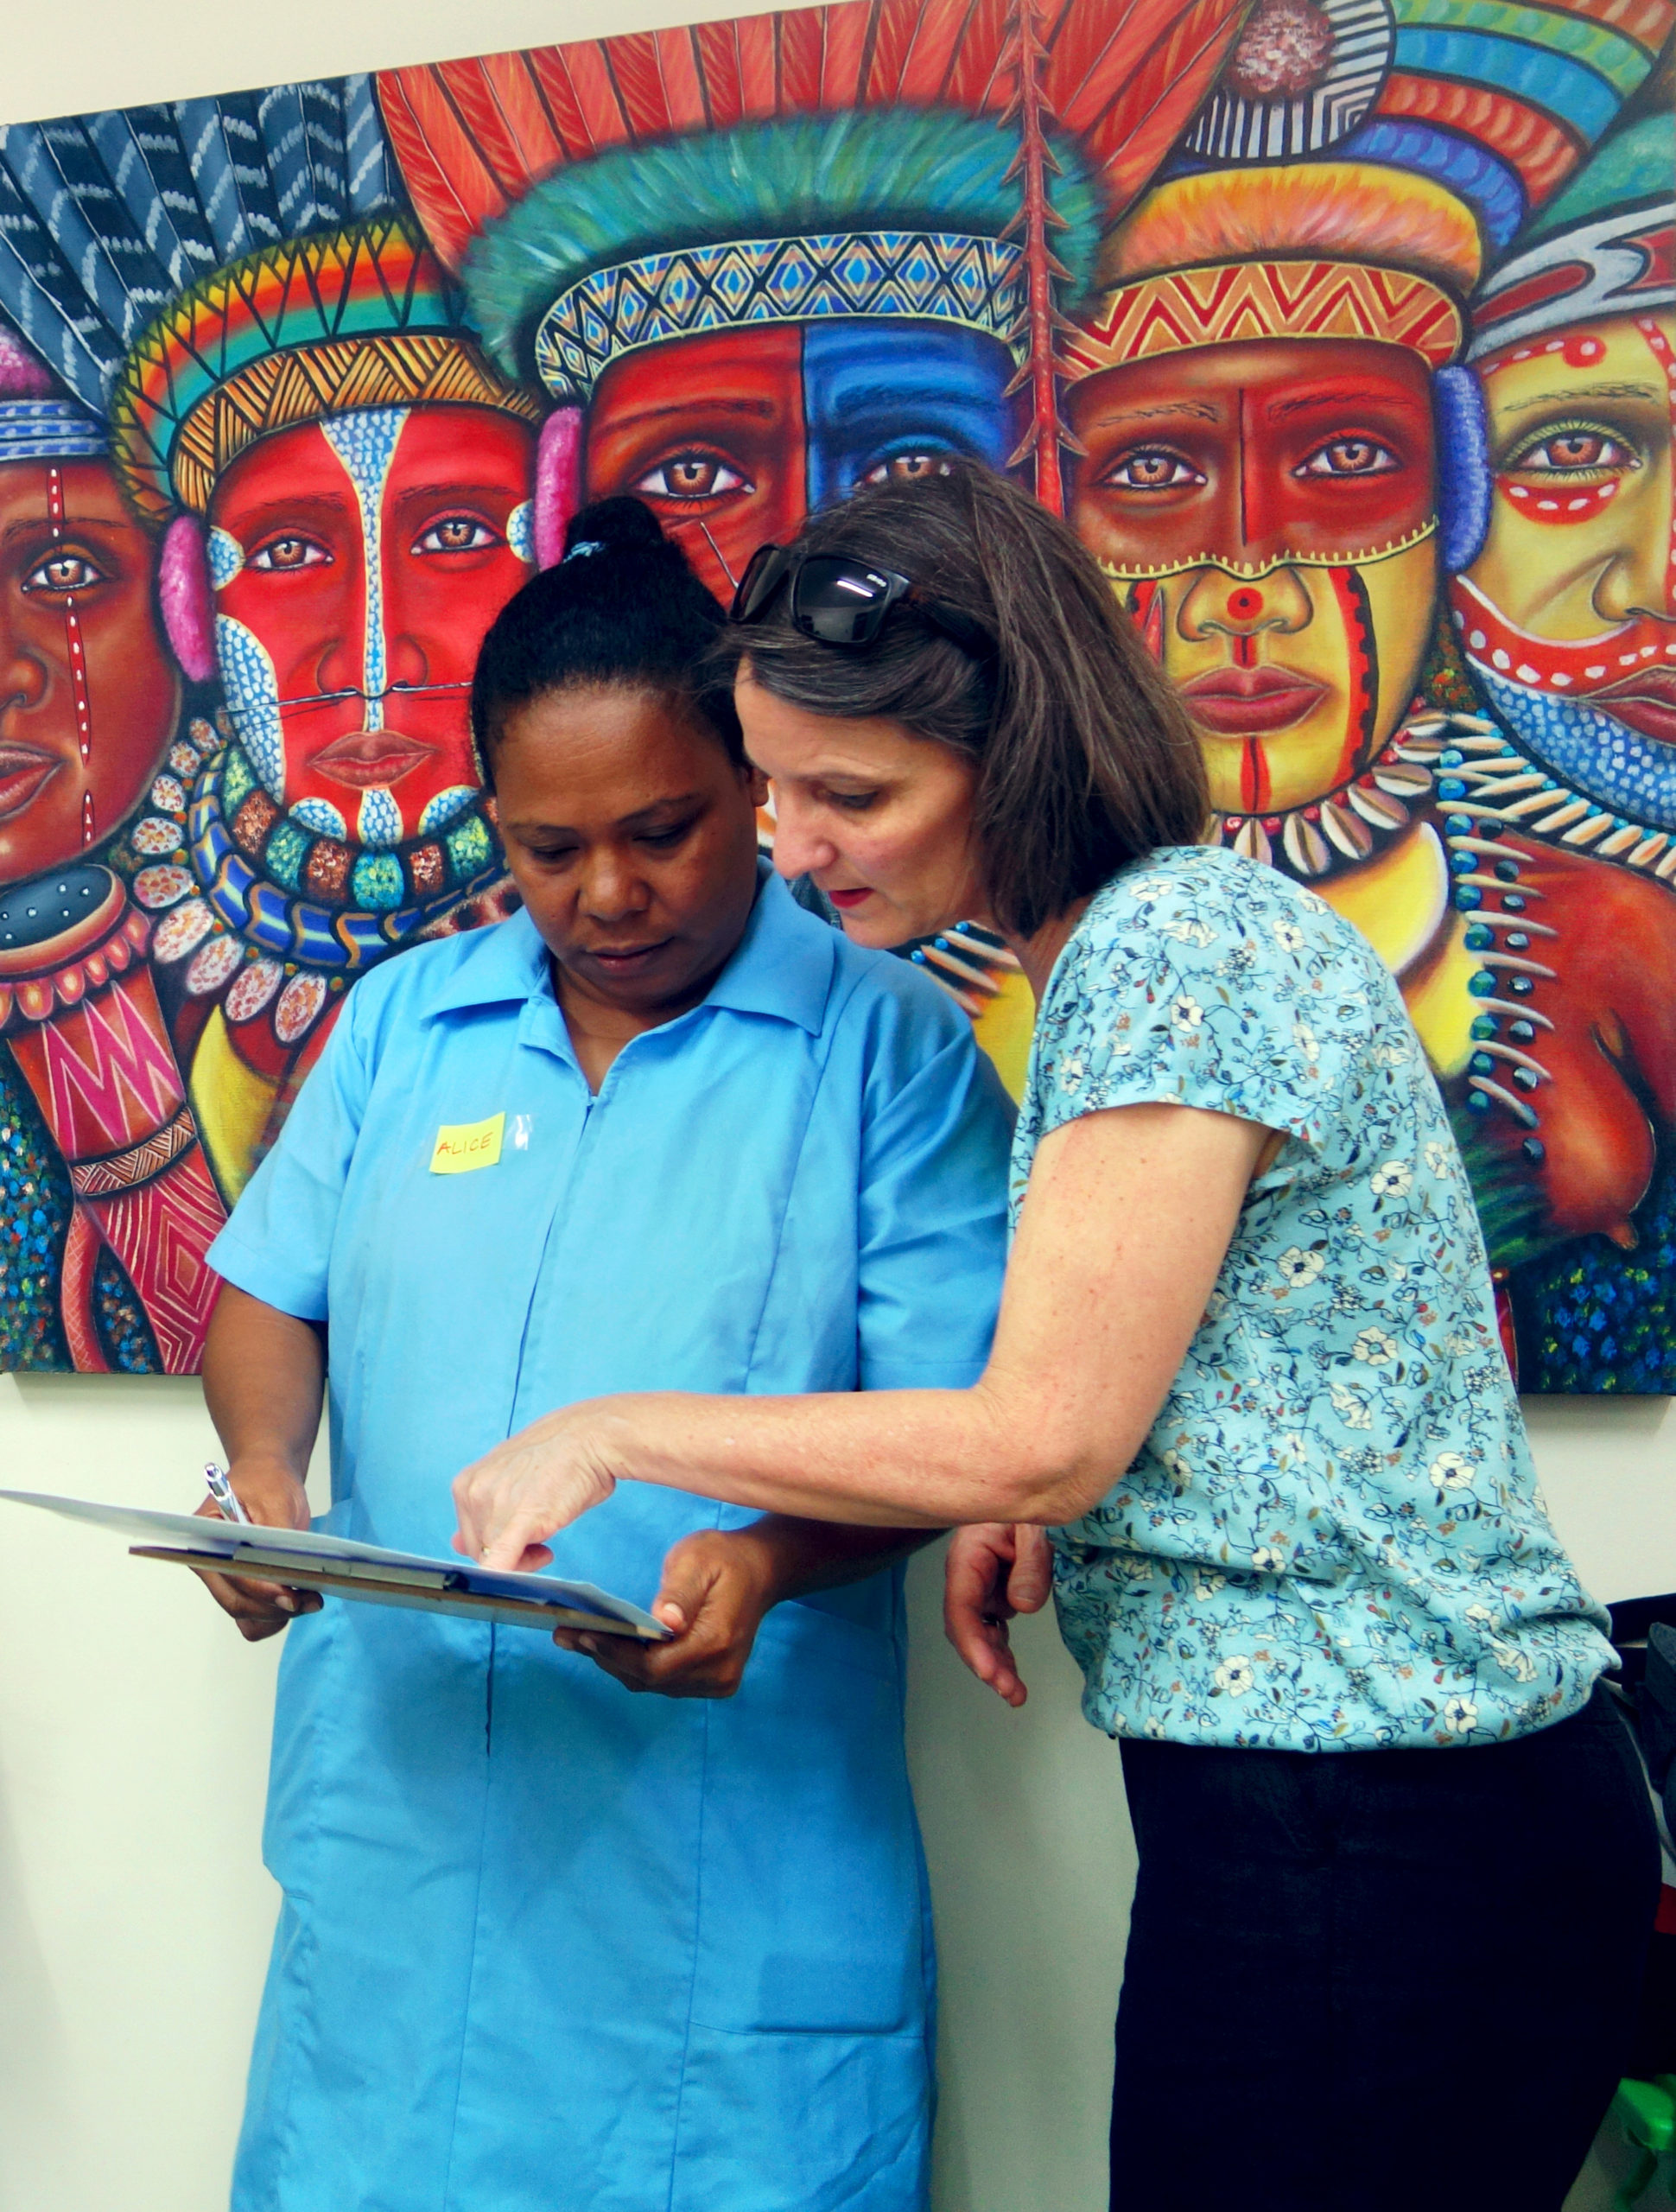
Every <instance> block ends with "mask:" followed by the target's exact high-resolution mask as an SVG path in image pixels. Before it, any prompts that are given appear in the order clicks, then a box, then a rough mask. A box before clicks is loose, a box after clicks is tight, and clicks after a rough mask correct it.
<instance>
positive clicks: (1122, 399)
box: [1069, 339, 1437, 814]
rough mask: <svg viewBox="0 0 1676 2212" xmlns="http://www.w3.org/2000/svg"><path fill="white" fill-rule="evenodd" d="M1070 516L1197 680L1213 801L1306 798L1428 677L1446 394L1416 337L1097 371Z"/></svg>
mask: <svg viewBox="0 0 1676 2212" xmlns="http://www.w3.org/2000/svg"><path fill="white" fill-rule="evenodd" d="M1069 414H1070V426H1071V429H1073V431H1074V432H1075V433H1076V436H1077V438H1078V439H1079V440H1080V441H1081V442H1082V445H1083V446H1084V447H1085V448H1087V455H1088V457H1087V459H1086V460H1083V461H1079V462H1078V464H1077V470H1076V483H1075V486H1074V490H1073V494H1072V501H1071V508H1070V519H1071V522H1072V524H1073V527H1074V528H1075V529H1076V532H1077V535H1078V536H1079V537H1081V538H1082V542H1083V543H1084V544H1085V545H1087V546H1088V547H1089V550H1090V551H1092V552H1093V553H1094V554H1095V556H1096V558H1097V559H1098V560H1099V561H1100V563H1101V566H1102V567H1103V568H1104V569H1106V571H1107V573H1108V575H1110V576H1111V577H1112V578H1113V580H1114V583H1116V584H1117V585H1118V586H1119V587H1120V588H1122V589H1123V590H1124V593H1125V597H1126V600H1127V603H1128V604H1129V605H1130V606H1131V607H1133V611H1134V613H1135V614H1136V616H1137V618H1138V619H1139V620H1140V622H1141V625H1142V627H1143V630H1144V632H1145V634H1146V638H1147V639H1148V642H1149V643H1150V644H1151V645H1152V649H1153V651H1154V652H1157V653H1158V655H1159V658H1161V659H1162V660H1163V662H1164V664H1165V667H1166V669H1167V670H1168V671H1169V672H1170V674H1171V677H1173V678H1174V679H1175V681H1176V682H1177V683H1178V685H1179V686H1180V687H1181V689H1182V691H1183V694H1184V697H1185V699H1186V702H1187V706H1188V709H1189V711H1190V714H1191V715H1192V716H1193V718H1194V721H1195V722H1196V723H1197V727H1198V729H1199V732H1200V734H1201V735H1202V737H1203V740H1204V745H1205V753H1206V759H1207V762H1208V765H1209V773H1210V790H1211V799H1212V804H1214V805H1215V806H1216V807H1217V808H1218V809H1219V810H1225V811H1228V812H1229V813H1241V814H1251V813H1261V812H1262V811H1263V810H1266V809H1267V808H1270V807H1273V808H1277V809H1279V808H1285V807H1291V806H1298V805H1303V804H1307V803H1308V802H1309V801H1311V800H1312V799H1315V798H1320V797H1321V796H1322V795H1323V794H1324V793H1325V792H1327V791H1332V790H1333V789H1335V788H1336V787H1337V786H1338V785H1342V784H1343V783H1345V782H1346V781H1347V780H1348V779H1349V778H1351V777H1352V776H1354V775H1355V774H1356V773H1357V772H1359V771H1360V770H1361V769H1362V767H1363V766H1365V765H1366V763H1367V762H1368V760H1370V759H1372V758H1373V756H1374V754H1375V753H1377V752H1378V750H1379V748H1380V747H1381V746H1382V745H1383V744H1384V743H1385V741H1386V740H1387V738H1388V737H1390V736H1391V734H1393V731H1394V730H1395V728H1396V727H1397V724H1398V722H1399V721H1400V718H1401V716H1402V715H1403V713H1404V711H1405V710H1406V708H1407V706H1408V704H1409V702H1410V701H1411V700H1412V698H1413V692H1414V687H1415V683H1416V681H1417V679H1418V677H1419V671H1420V666H1421V663H1422V661H1423V658H1424V656H1425V648H1426V645H1427V641H1428V639H1429V637H1430V632H1431V624H1432V608H1433V606H1434V596H1435V592H1436V587H1437V556H1436V550H1435V536H1434V532H1435V528H1436V523H1435V513H1434V493H1433V471H1432V411H1431V393H1430V385H1429V378H1428V372H1427V370H1426V367H1425V363H1424V362H1423V361H1422V360H1421V359H1419V356H1418V355H1416V354H1413V353H1410V352H1408V351H1407V350H1406V348H1404V347H1401V346H1387V345H1380V344H1376V343H1372V342H1368V343H1364V342H1362V341H1356V340H1343V341H1341V340H1296V339H1293V340H1286V339H1276V340H1257V341H1253V342H1250V343H1246V344H1239V345H1228V346H1205V347H1203V348H1198V349H1196V350H1194V351H1192V352H1190V353H1187V354H1185V355H1183V354H1172V355H1169V356H1161V357H1159V358H1157V359H1148V360H1146V361H1138V362H1135V363H1133V364H1132V365H1129V366H1127V367H1124V368H1119V369H1111V370H1107V371H1105V372H1102V373H1101V374H1099V375H1095V376H1092V377H1089V378H1087V379H1086V380H1085V381H1084V382H1082V384H1079V385H1076V386H1074V387H1073V388H1072V391H1071V392H1070V396H1069Z"/></svg>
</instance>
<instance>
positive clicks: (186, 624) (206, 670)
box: [157, 515, 215, 683]
mask: <svg viewBox="0 0 1676 2212" xmlns="http://www.w3.org/2000/svg"><path fill="white" fill-rule="evenodd" d="M157 604H158V607H159V608H160V609H161V610H162V618H163V629H164V631H165V632H166V633H167V635H168V642H169V644H170V645H172V646H173V647H174V649H175V659H176V660H178V661H179V662H180V664H181V667H182V668H183V669H184V670H185V671H186V673H187V675H188V676H189V677H191V678H192V681H193V682H194V683H208V682H209V680H210V678H211V677H213V675H214V674H215V611H214V607H213V603H212V601H211V599H210V580H209V563H208V562H207V561H206V559H205V557H204V530H203V524H201V523H200V522H199V521H198V520H197V518H195V517H194V516H193V515H176V516H175V519H174V521H173V522H172V523H170V524H169V526H168V529H167V530H166V531H164V533H163V543H162V551H161V553H160V554H159V555H158V556H157Z"/></svg>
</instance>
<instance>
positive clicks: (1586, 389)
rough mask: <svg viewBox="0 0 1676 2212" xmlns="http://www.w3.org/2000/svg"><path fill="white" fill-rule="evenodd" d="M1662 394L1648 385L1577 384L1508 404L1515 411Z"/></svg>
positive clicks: (1512, 400)
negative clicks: (1589, 400) (1567, 389)
mask: <svg viewBox="0 0 1676 2212" xmlns="http://www.w3.org/2000/svg"><path fill="white" fill-rule="evenodd" d="M1663 397H1664V394H1663V393H1662V392H1661V391H1659V390H1658V389H1657V387H1656V386H1654V385H1650V384H1578V385H1572V387H1571V390H1570V391H1539V392H1535V393H1533V395H1532V397H1530V398H1529V399H1510V400H1509V401H1508V406H1509V407H1510V408H1513V409H1514V410H1516V411H1518V410H1523V409H1525V408H1527V407H1575V406H1576V405H1577V404H1578V402H1579V400H1584V399H1662V398H1663Z"/></svg>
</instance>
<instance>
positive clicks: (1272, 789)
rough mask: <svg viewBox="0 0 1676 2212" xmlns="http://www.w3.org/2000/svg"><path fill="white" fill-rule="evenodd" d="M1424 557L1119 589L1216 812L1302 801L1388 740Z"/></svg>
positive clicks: (1428, 590)
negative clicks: (1188, 721)
mask: <svg viewBox="0 0 1676 2212" xmlns="http://www.w3.org/2000/svg"><path fill="white" fill-rule="evenodd" d="M1435 548H1436V541H1435V539H1433V538H1430V537H1428V538H1425V539H1424V540H1422V541H1421V543H1419V544H1417V545H1411V546H1408V547H1407V548H1406V550H1403V551H1402V552H1400V553H1394V554H1391V555H1389V556H1387V557H1386V558H1385V559H1383V560H1373V561H1367V562H1358V563H1344V564H1343V566H1335V567H1333V568H1320V569H1317V568H1305V567H1302V566H1298V567H1295V568H1294V567H1290V566H1286V567H1281V568H1278V569H1270V570H1269V571H1268V573H1267V575H1264V576H1262V577H1261V578H1260V579H1259V580H1258V581H1257V582H1246V581H1245V580H1244V579H1242V578H1241V577H1240V576H1238V575H1229V574H1228V571H1227V570H1226V569H1221V568H1211V567H1205V568H1201V569H1188V570H1186V571H1185V572H1184V574H1182V575H1176V576H1168V577H1165V578H1164V579H1162V580H1161V581H1160V582H1158V583H1157V584H1141V585H1140V586H1123V585H1121V584H1120V586H1119V588H1120V590H1121V591H1122V592H1123V593H1124V594H1125V597H1126V599H1127V603H1129V604H1130V605H1131V606H1132V607H1133V608H1134V611H1135V613H1136V614H1137V615H1138V616H1139V618H1140V620H1141V624H1142V627H1143V630H1144V632H1145V634H1146V637H1147V639H1148V640H1149V642H1150V643H1151V644H1152V647H1153V650H1154V651H1155V652H1157V653H1158V654H1159V658H1161V659H1162V661H1163V663H1164V665H1165V668H1166V669H1167V670H1168V671H1169V673H1170V676H1171V678H1172V680H1173V681H1174V682H1175V683H1177V684H1178V686H1179V687H1180V689H1181V690H1182V693H1183V696H1184V698H1185V700H1186V702H1187V706H1188V710H1189V712H1190V714H1191V715H1192V716H1193V720H1194V722H1195V725H1196V726H1197V729H1198V732H1199V735H1200V738H1201V740H1202V741H1203V747H1204V756H1205V766H1206V769H1207V772H1208V775H1209V787H1210V803H1211V804H1212V805H1213V806H1214V807H1215V808H1216V810H1217V811H1218V812H1220V813H1226V814H1260V813H1264V812H1267V810H1271V809H1273V810H1275V811H1277V812H1279V811H1280V810H1284V809H1286V808H1287V807H1294V806H1305V805H1307V804H1309V803H1310V802H1311V800H1313V799H1317V798H1320V797H1321V796H1322V795H1323V793H1324V792H1327V791H1335V790H1336V789H1338V788H1339V787H1340V786H1341V785H1343V784H1344V783H1346V782H1347V781H1348V780H1349V779H1350V778H1351V777H1352V776H1354V775H1355V774H1356V773H1357V772H1359V770H1360V769H1361V768H1362V766H1365V764H1366V763H1367V762H1368V760H1372V759H1373V758H1374V755H1375V754H1376V753H1378V752H1379V750H1380V748H1381V746H1383V745H1384V744H1385V743H1386V741H1387V739H1388V738H1390V737H1391V735H1392V734H1393V732H1394V731H1395V730H1396V728H1397V727H1398V725H1399V723H1400V721H1401V720H1402V717H1403V715H1404V714H1405V712H1406V709H1407V708H1408V706H1409V705H1410V703H1411V702H1412V701H1413V696H1414V690H1415V686H1416V684H1417V683H1418V682H1419V674H1420V668H1421V664H1422V662H1423V660H1424V658H1425V649H1426V645H1427V641H1428V639H1429V638H1430V635H1431V627H1432V608H1433V606H1434V603H1435V599H1436V594H1437V588H1438V569H1437V556H1436V550H1435Z"/></svg>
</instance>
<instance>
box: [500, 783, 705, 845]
mask: <svg viewBox="0 0 1676 2212" xmlns="http://www.w3.org/2000/svg"><path fill="white" fill-rule="evenodd" d="M703 798H704V793H703V792H702V791H684V792H682V794H681V795H680V796H679V797H678V798H655V799H653V800H652V802H651V804H650V805H649V806H642V807H638V808H637V809H636V810H635V811H634V812H633V813H632V814H624V815H620V816H619V817H618V819H617V820H616V822H615V823H613V825H612V826H613V829H633V828H634V827H635V825H636V823H641V822H646V821H649V820H650V819H651V817H652V816H653V815H654V814H665V813H676V812H678V811H679V810H680V809H681V808H682V807H683V806H697V805H698V804H701V802H702V799H703ZM505 827H506V828H507V829H516V830H517V834H518V835H519V836H521V837H576V836H581V831H580V830H579V829H576V827H575V824H574V823H569V822H509V823H506V824H505Z"/></svg>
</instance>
